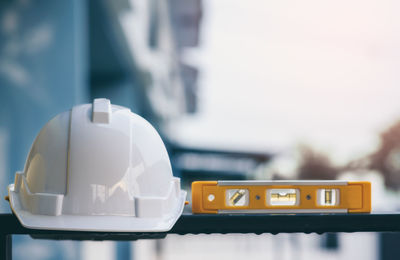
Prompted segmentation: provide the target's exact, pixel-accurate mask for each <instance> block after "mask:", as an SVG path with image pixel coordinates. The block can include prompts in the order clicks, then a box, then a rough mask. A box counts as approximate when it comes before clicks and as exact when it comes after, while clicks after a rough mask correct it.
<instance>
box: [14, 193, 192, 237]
mask: <svg viewBox="0 0 400 260" xmlns="http://www.w3.org/2000/svg"><path fill="white" fill-rule="evenodd" d="M8 194H9V198H10V206H11V209H12V211H13V212H14V214H15V215H16V216H17V218H18V220H19V221H20V223H21V224H22V226H24V227H26V228H30V229H47V230H68V231H100V232H164V231H168V230H170V229H171V228H172V227H173V225H174V224H175V222H176V221H177V220H178V218H179V217H180V216H181V215H182V212H183V207H184V205H185V200H186V191H183V190H181V191H180V196H179V201H178V203H177V204H176V207H175V208H174V209H173V210H171V212H170V213H169V214H168V215H166V216H164V217H162V218H137V217H132V216H105V215H90V216H86V215H85V216H80V215H59V216H48V215H35V214H32V213H31V212H29V211H27V210H25V209H23V207H22V205H21V202H20V199H19V197H18V193H16V192H15V191H14V188H13V185H10V186H9V187H8Z"/></svg>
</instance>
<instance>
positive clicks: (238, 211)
mask: <svg viewBox="0 0 400 260" xmlns="http://www.w3.org/2000/svg"><path fill="white" fill-rule="evenodd" d="M218 213H222V214H224V213H285V214H287V213H347V209H254V210H248V209H238V210H218Z"/></svg>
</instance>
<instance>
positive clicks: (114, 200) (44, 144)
mask: <svg viewBox="0 0 400 260" xmlns="http://www.w3.org/2000/svg"><path fill="white" fill-rule="evenodd" d="M8 191H9V197H10V205H11V208H12V210H13V212H14V213H15V215H16V216H17V217H18V219H19V220H20V222H21V224H22V225H23V226H25V227H28V228H36V229H56V230H82V231H117V232H136V231H137V232H152V231H167V230H169V229H171V228H172V226H173V225H174V223H175V222H176V220H177V219H178V218H179V216H180V215H181V214H182V211H183V207H184V203H185V198H186V192H185V191H183V190H181V189H180V179H179V178H176V177H173V175H172V170H171V165H170V161H169V157H168V153H167V151H166V149H165V146H164V143H163V142H162V140H161V138H160V136H159V135H158V133H157V131H156V130H155V129H154V128H153V127H152V126H151V125H150V123H148V122H147V121H146V120H145V119H143V118H142V117H140V116H138V115H136V114H134V113H132V112H131V111H130V110H129V109H127V108H124V107H120V106H115V105H111V104H110V101H109V100H107V99H95V100H94V102H93V104H85V105H80V106H75V107H73V108H72V110H70V111H67V112H64V113H61V114H59V115H57V116H56V117H55V118H53V119H52V120H50V121H49V122H48V123H47V124H46V125H45V126H44V127H43V128H42V130H41V131H40V133H39V135H38V136H37V137H36V139H35V141H34V143H33V145H32V147H31V150H30V153H29V155H28V158H27V161H26V164H25V168H24V171H23V172H17V173H16V175H15V182H14V184H10V185H9V187H8Z"/></svg>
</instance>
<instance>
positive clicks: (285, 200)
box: [267, 189, 300, 206]
mask: <svg viewBox="0 0 400 260" xmlns="http://www.w3.org/2000/svg"><path fill="white" fill-rule="evenodd" d="M299 197H300V196H299V190H297V189H268V190H267V204H268V205H270V206H295V205H298V204H299Z"/></svg>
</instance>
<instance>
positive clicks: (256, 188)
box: [192, 181, 371, 213]
mask: <svg viewBox="0 0 400 260" xmlns="http://www.w3.org/2000/svg"><path fill="white" fill-rule="evenodd" d="M192 211H193V213H359V212H371V183H369V182H347V181H196V182H193V183H192Z"/></svg>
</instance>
